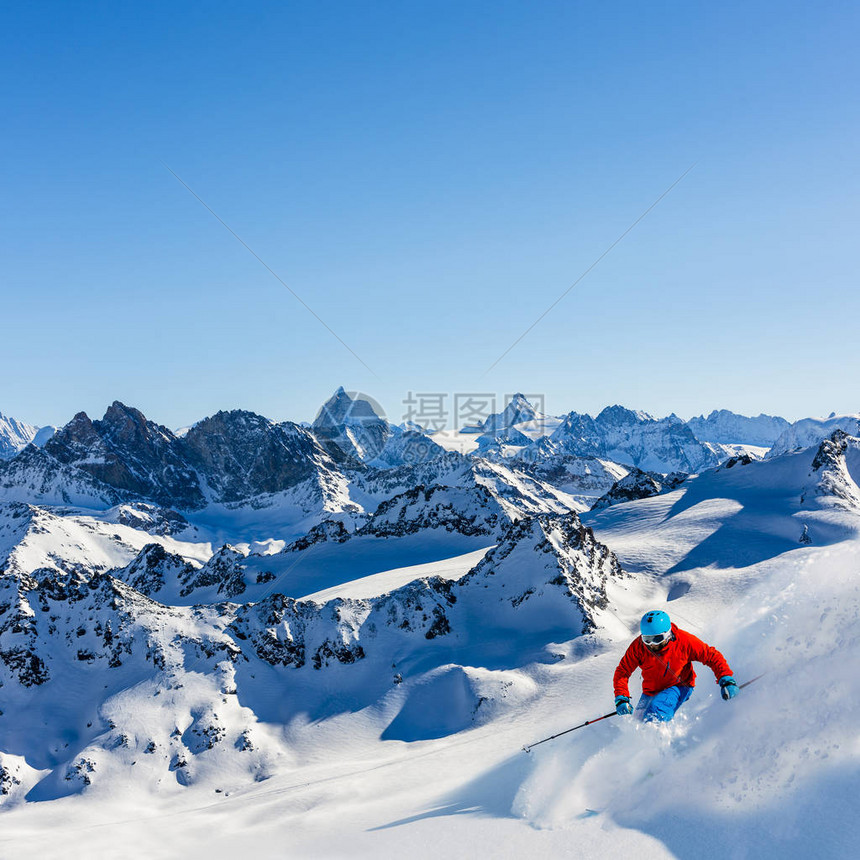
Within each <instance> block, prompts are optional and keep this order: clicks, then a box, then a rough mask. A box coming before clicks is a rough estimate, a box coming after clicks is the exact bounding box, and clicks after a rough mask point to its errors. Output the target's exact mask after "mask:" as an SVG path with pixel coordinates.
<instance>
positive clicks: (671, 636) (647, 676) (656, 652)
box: [613, 610, 738, 722]
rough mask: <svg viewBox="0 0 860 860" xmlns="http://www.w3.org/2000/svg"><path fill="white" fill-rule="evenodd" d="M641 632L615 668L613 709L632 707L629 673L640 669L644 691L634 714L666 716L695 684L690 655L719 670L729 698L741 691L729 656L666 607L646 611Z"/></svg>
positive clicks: (627, 710) (659, 718)
mask: <svg viewBox="0 0 860 860" xmlns="http://www.w3.org/2000/svg"><path fill="white" fill-rule="evenodd" d="M639 629H640V631H641V636H637V637H636V639H634V640H633V641H632V642H631V643H630V647H629V648H628V649H627V651H626V652H625V654H624V656H623V657H622V658H621V662H620V663H619V664H618V668H617V669H616V670H615V676H614V678H613V684H614V687H615V711H616V713H618V714H619V715H620V716H626V715H628V714H632V713H633V706H632V705H631V704H630V690H629V688H628V686H627V679H628V678H629V677H630V676H631V675H632V674H633V672H635V671H636V669H637V668H641V669H642V697H641V698H640V699H639V701H638V702H637V704H636V712H635V716H636V717H637V719H640V720H644V721H645V722H658V721H659V722H668V721H669V720H671V719H672V717H674V716H675V713H676V712H677V710H678V708H680V707H681V705H683V704H684V702H686V701H687V699H689V698H690V694H691V693H692V692H693V687H694V686H695V685H696V673H695V672H694V671H693V665H692V661H693V660H695V661H696V662H697V663H704V664H705V665H706V666H707V667H708V668H709V669H710V670H711V671H712V672H713V673H714V675H715V676H716V678H717V683H718V684H719V685H720V694H721V695H722V697H723V698H724V699H726V700H728V699H731V698H733V697H734V696H736V695H737V694H738V685H737V682H736V681H735V679H734V678H733V677H732V670H731V669H730V668H729V664H728V663H727V662H726V658H725V657H723V655H722V654H720V652H719V651H717V649H716V648H714V647H713V646H711V645H706V644H705V643H704V642H702V640H701V639H697V638H696V637H695V636H693V635H692V634H691V633H687V631H686V630H681V628H680V627H678V626H676V625H675V624H673V623H672V622H671V620H670V619H669V616H668V615H667V614H666V613H665V612H661V611H659V610H654V611H652V612H646V613H645V615H643V616H642V621H641V623H640V625H639Z"/></svg>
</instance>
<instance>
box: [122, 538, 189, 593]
mask: <svg viewBox="0 0 860 860" xmlns="http://www.w3.org/2000/svg"><path fill="white" fill-rule="evenodd" d="M196 571H197V569H196V568H195V567H194V566H193V565H191V564H190V563H189V562H187V561H186V560H185V559H184V558H182V556H180V555H176V554H175V553H171V552H168V551H167V550H166V549H165V548H164V547H163V546H162V545H161V544H160V543H149V544H147V545H146V546H145V547H144V548H143V549H142V550H141V551H140V553H139V554H138V555H137V556H136V557H135V559H134V560H133V561H132V562H131V564H129V565H128V566H127V567H125V568H122V569H121V570H118V571H114V573H113V575H114V576H115V577H116V578H117V579H121V580H122V581H123V582H126V583H128V584H129V585H130V586H131V587H132V588H134V589H136V590H137V591H139V592H140V593H141V594H145V595H146V596H147V597H155V598H158V597H159V596H160V592H163V591H165V588H166V590H167V592H168V593H171V594H175V593H176V591H177V590H179V589H181V588H184V586H185V585H186V584H187V583H188V582H190V581H191V580H192V579H193V578H194V575H195V573H196Z"/></svg>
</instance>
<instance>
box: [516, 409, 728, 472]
mask: <svg viewBox="0 0 860 860" xmlns="http://www.w3.org/2000/svg"><path fill="white" fill-rule="evenodd" d="M560 454H563V455H573V456H576V457H597V458H600V459H603V460H611V461H613V462H615V463H620V464H621V465H624V466H635V467H636V468H638V469H642V470H643V471H653V472H663V473H668V472H687V473H690V472H700V471H702V470H703V469H709V468H712V467H714V466H716V465H717V464H718V463H720V462H721V460H724V459H726V458H727V457H728V456H729V454H728V452H727V451H725V450H723V448H722V447H721V446H719V445H715V444H713V443H707V442H700V441H699V440H698V439H697V438H696V437H695V436H694V435H693V432H692V430H690V428H689V427H688V426H687V424H685V423H684V422H683V421H682V420H681V419H680V418H678V417H677V416H675V415H670V416H669V417H668V418H661V419H659V420H658V419H655V418H652V417H651V416H650V415H648V414H646V413H644V412H635V411H633V410H631V409H625V408H623V407H621V406H608V407H607V408H606V409H604V410H603V411H602V412H601V413H600V414H599V415H598V416H597V417H596V418H592V417H591V416H590V415H582V414H579V413H577V412H571V413H570V414H569V415H568V416H567V417H566V418H565V419H564V421H563V422H562V424H561V425H559V427H558V428H557V429H556V430H555V432H553V434H552V435H551V436H549V437H548V438H542V439H539V440H537V441H535V442H533V443H532V445H530V446H529V447H528V448H525V449H524V450H523V451H522V452H520V454H518V455H517V456H518V457H521V458H523V459H527V460H532V461H539V460H544V459H548V458H553V457H556V456H558V455H560Z"/></svg>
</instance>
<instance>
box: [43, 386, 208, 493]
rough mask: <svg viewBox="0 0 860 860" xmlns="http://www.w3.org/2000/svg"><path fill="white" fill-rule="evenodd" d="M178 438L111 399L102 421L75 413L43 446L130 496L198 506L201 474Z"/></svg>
mask: <svg viewBox="0 0 860 860" xmlns="http://www.w3.org/2000/svg"><path fill="white" fill-rule="evenodd" d="M178 443H179V440H178V439H177V437H176V436H175V435H174V434H173V433H172V432H171V431H170V430H168V429H167V428H166V427H162V426H161V425H159V424H156V423H155V422H154V421H149V420H147V418H146V417H145V416H144V415H143V413H141V412H140V411H139V410H138V409H134V408H132V407H129V406H125V405H124V404H122V403H120V402H119V401H115V402H114V403H113V404H112V405H111V406H110V408H109V409H108V410H107V412H105V415H104V418H102V420H101V421H91V420H90V418H89V417H88V416H87V414H86V413H85V412H79V413H78V414H77V415H76V416H75V417H74V418H73V419H72V420H71V421H70V422H69V423H68V424H66V426H65V427H63V428H62V429H61V430H59V431H58V432H57V433H56V434H55V435H54V436H53V438H51V439H50V440H48V442H47V443H46V444H45V451H46V452H47V453H49V454H50V455H51V456H52V457H54V458H55V459H56V460H58V461H59V462H61V463H64V464H66V465H69V466H74V467H76V468H78V469H80V470H81V471H84V472H87V473H88V474H90V475H92V476H93V477H94V478H95V479H96V480H98V481H100V482H101V483H103V484H107V485H108V486H111V487H114V488H115V489H117V490H120V491H124V492H125V493H127V494H128V495H130V496H133V497H137V498H143V499H150V500H152V501H155V502H158V503H159V504H162V505H166V506H168V507H171V506H172V507H178V508H180V509H194V508H199V507H202V505H203V504H204V502H205V499H204V496H203V492H202V489H201V487H200V481H199V478H198V476H197V474H196V472H195V471H194V469H193V468H191V466H189V464H188V462H187V461H186V459H185V458H184V457H183V456H182V454H181V452H180V451H179V450H178Z"/></svg>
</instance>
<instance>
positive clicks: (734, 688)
mask: <svg viewBox="0 0 860 860" xmlns="http://www.w3.org/2000/svg"><path fill="white" fill-rule="evenodd" d="M737 694H738V682H737V681H736V680H735V679H734V678H733V677H732V676H731V675H724V676H723V677H722V678H720V695H721V696H722V697H723V698H724V699H725V700H726V701H728V700H729V699H732V698H734V697H735V696H737Z"/></svg>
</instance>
